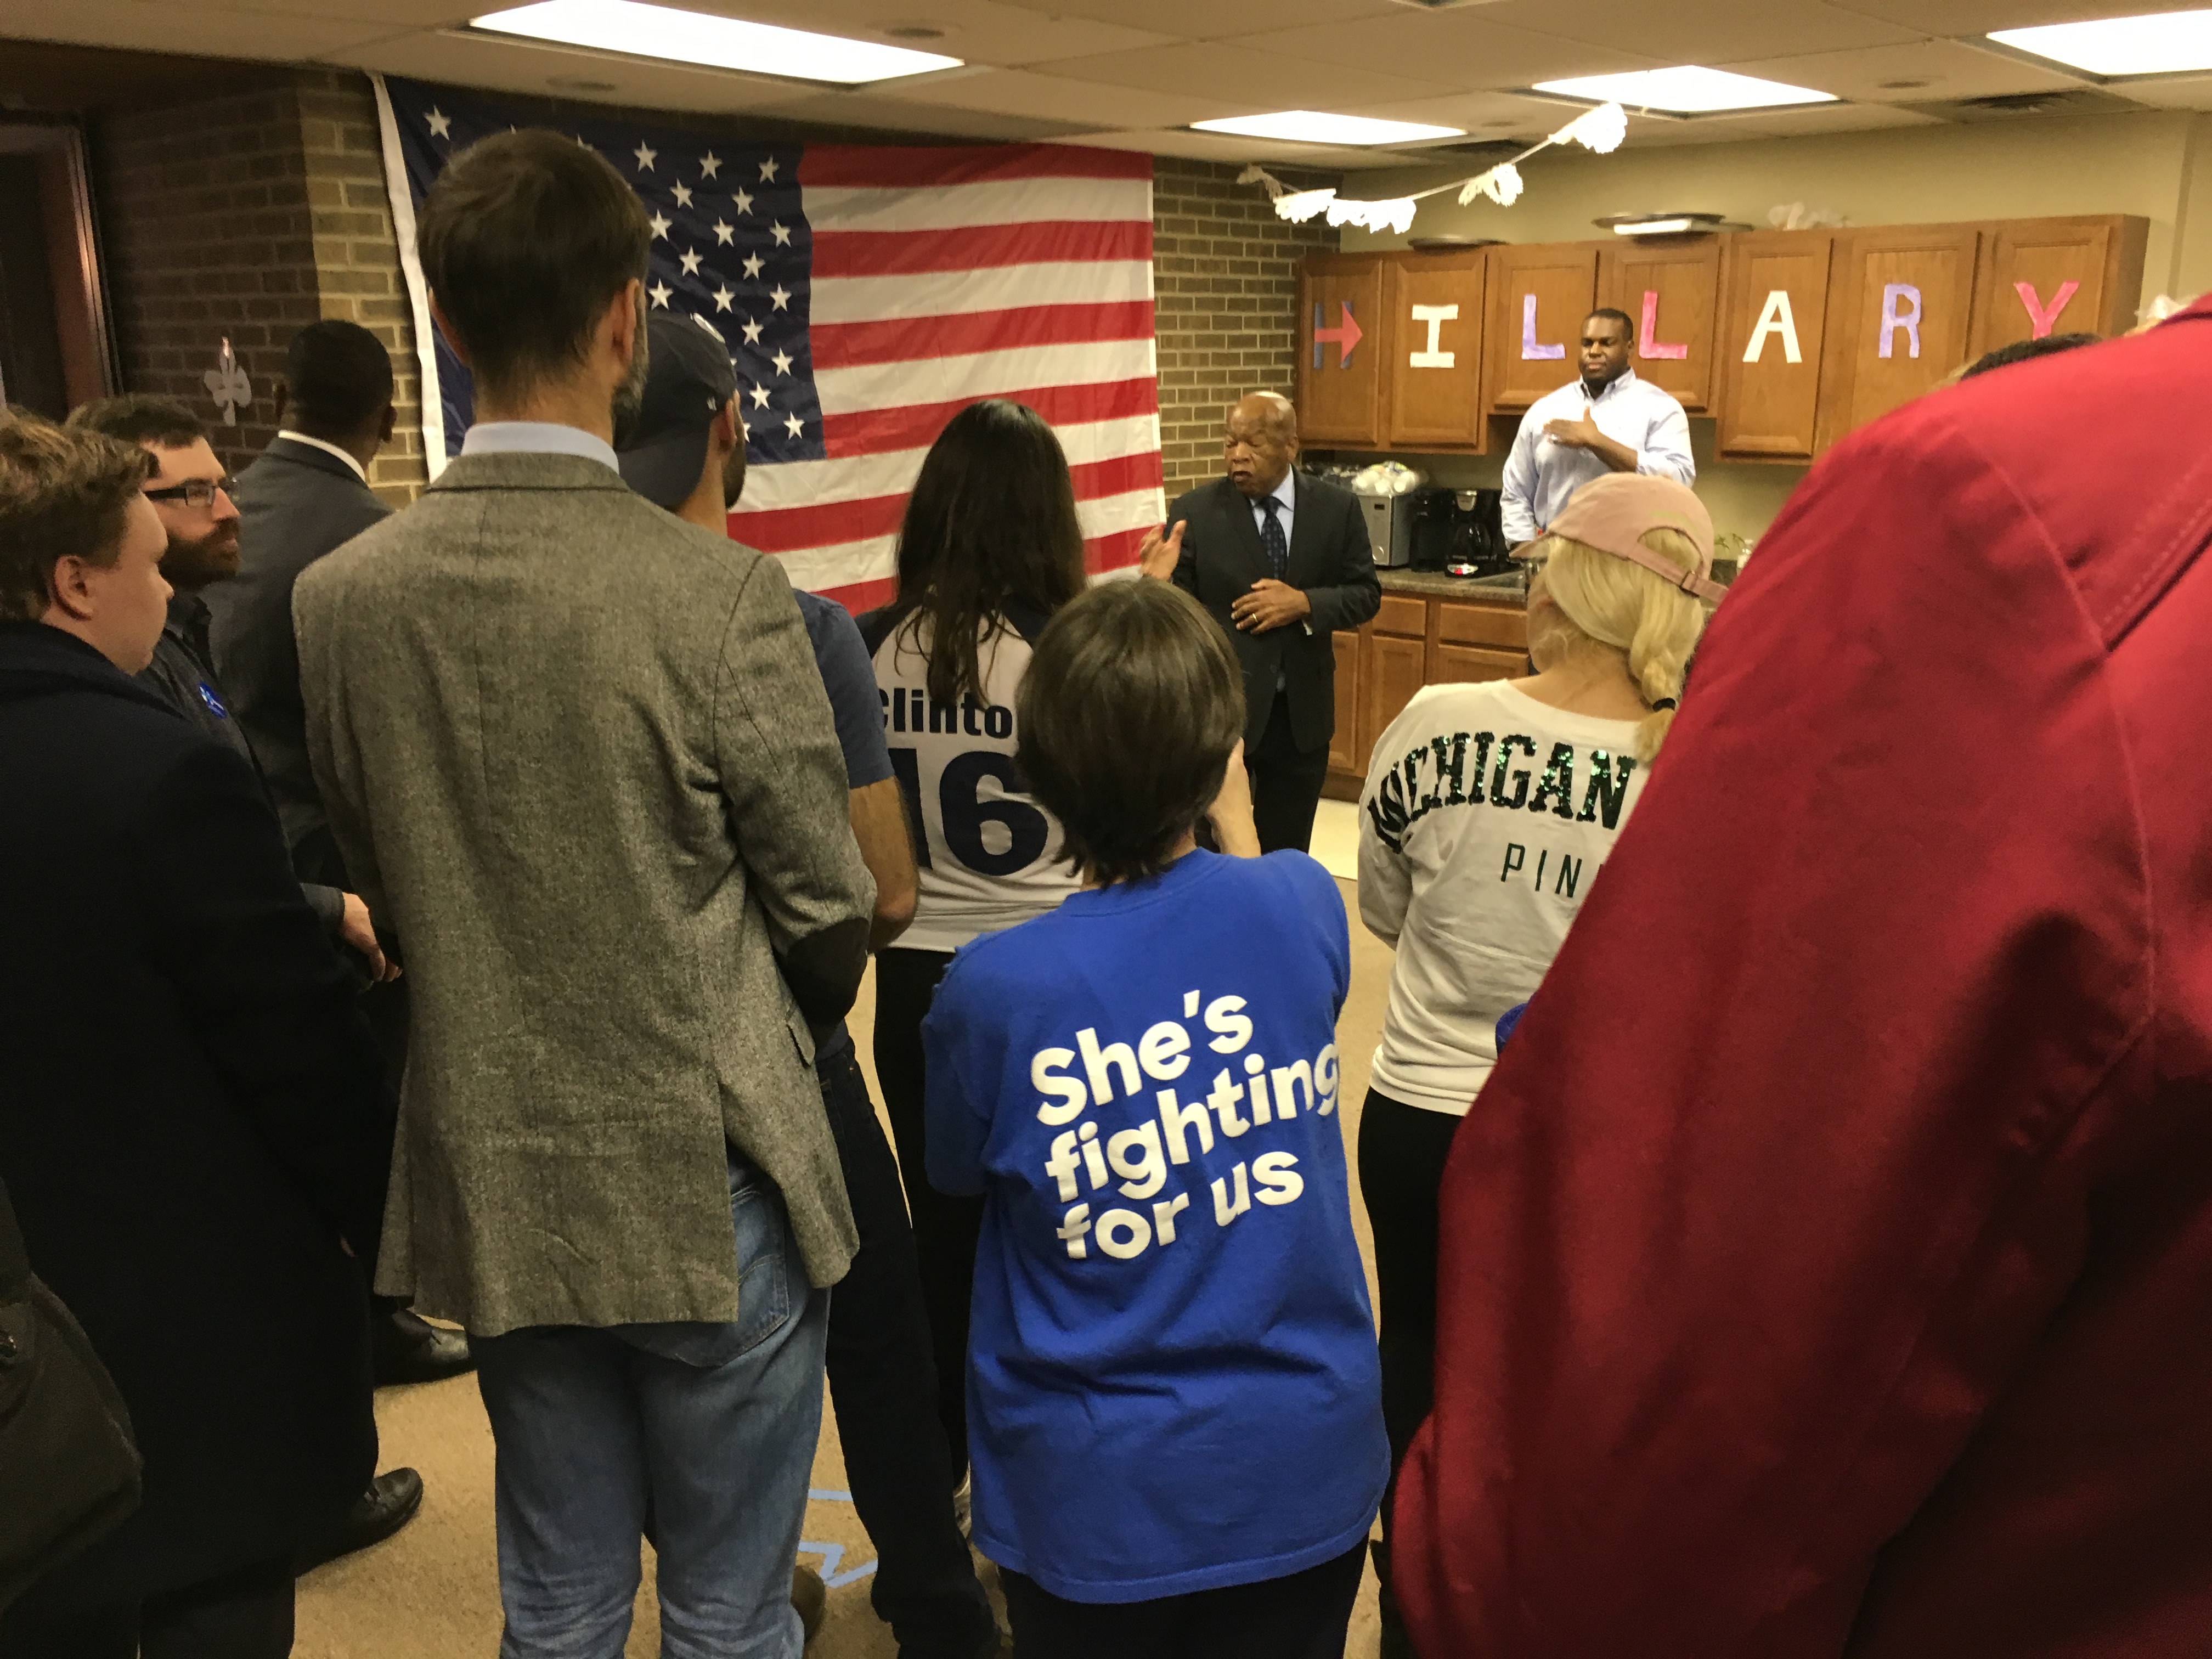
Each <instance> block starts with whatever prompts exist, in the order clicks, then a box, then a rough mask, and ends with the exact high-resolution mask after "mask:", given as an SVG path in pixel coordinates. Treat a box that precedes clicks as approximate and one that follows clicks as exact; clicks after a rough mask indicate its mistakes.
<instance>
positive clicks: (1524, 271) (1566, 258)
mask: <svg viewBox="0 0 2212 1659" xmlns="http://www.w3.org/2000/svg"><path fill="white" fill-rule="evenodd" d="M1597 255H1598V250H1597V248H1596V247H1595V246H1594V245H1592V244H1590V243H1587V242H1563V243H1558V244H1553V245H1550V246H1544V245H1539V246H1526V247H1494V248H1492V249H1491V250H1490V278H1489V286H1490V307H1489V317H1488V320H1487V321H1486V323H1485V325H1484V326H1483V365H1484V368H1483V384H1484V388H1485V389H1484V392H1483V402H1484V407H1485V408H1486V410H1491V411H1492V412H1495V413H1498V414H1509V415H1517V414H1519V413H1520V412H1521V411H1522V410H1525V409H1527V408H1528V405H1529V404H1533V403H1534V402H1535V401H1536V399H1537V398H1541V397H1542V396H1543V395H1544V394H1545V393H1546V392H1556V391H1558V390H1559V387H1561V386H1565V384H1566V383H1567V382H1568V381H1570V380H1573V379H1574V378H1575V377H1576V376H1577V374H1580V373H1581V368H1580V367H1579V365H1578V363H1577V355H1578V354H1579V352H1580V349H1581V338H1582V336H1581V329H1582V325H1583V319H1584V318H1586V317H1588V316H1589V314H1590V312H1591V310H1592V309H1593V308H1594V307H1595V306H1596V304H1597Z"/></svg>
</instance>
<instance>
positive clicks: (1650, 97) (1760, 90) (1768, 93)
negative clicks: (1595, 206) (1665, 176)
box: [1536, 64, 1836, 115]
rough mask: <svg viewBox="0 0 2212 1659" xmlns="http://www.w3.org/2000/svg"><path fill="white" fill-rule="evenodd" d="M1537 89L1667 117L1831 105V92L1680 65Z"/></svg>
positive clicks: (1540, 85)
mask: <svg viewBox="0 0 2212 1659" xmlns="http://www.w3.org/2000/svg"><path fill="white" fill-rule="evenodd" d="M1536 90H1537V91H1538V92H1556V93H1558V94H1560V95H1561V96H1562V97H1565V98H1587V99H1589V100H1590V101H1591V102H1592V103H1598V104H1603V103H1615V104H1623V105H1626V106H1627V107H1628V108H1630V109H1658V110H1665V111H1667V112H1668V113H1669V114H1673V115H1710V114H1712V113H1715V112H1718V111H1721V110H1737V109H1771V108H1772V107H1774V106H1776V105H1778V104H1832V103H1834V102H1835V101H1836V95H1835V94H1833V93H1832V92H1814V90H1813V89H1812V88H1810V87H1786V86H1784V85H1783V84H1782V82H1779V81H1761V80H1758V79H1756V78H1755V77H1753V76H1748V75H1731V74H1729V72H1728V71H1727V70H1709V69H1700V68H1699V67H1698V66H1697V65H1696V64H1682V65H1681V66H1680V67H1679V68H1676V69H1662V70H1633V71H1632V72H1631V73H1629V74H1626V75H1583V76H1577V77H1576V78H1575V79H1573V80H1571V81H1539V82H1536Z"/></svg>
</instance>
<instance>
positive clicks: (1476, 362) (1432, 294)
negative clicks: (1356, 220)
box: [1383, 248, 1489, 455]
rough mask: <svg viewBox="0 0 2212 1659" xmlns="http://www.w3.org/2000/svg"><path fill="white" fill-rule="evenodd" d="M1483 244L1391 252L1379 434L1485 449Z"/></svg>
mask: <svg viewBox="0 0 2212 1659" xmlns="http://www.w3.org/2000/svg"><path fill="white" fill-rule="evenodd" d="M1488 265H1489V261H1488V260H1487V259H1486V258H1485V257H1484V256H1483V253H1482V252H1481V250H1480V249H1479V248H1478V249H1474V250H1471V251H1469V252H1464V253H1443V254H1429V253H1404V254H1397V255H1393V256H1391V258H1389V261H1388V262H1387V263H1386V264H1385V265H1384V267H1383V270H1384V276H1383V292H1384V294H1385V295H1386V300H1385V303H1386V304H1387V305H1388V306H1389V313H1390V328H1389V337H1390V338H1389V348H1390V361H1389V365H1388V367H1387V368H1386V370H1385V372H1384V374H1383V410H1384V418H1383V442H1384V443H1385V444H1387V445H1389V446H1390V447H1407V448H1418V449H1420V450H1422V451H1424V452H1425V453H1431V454H1438V453H1449V454H1462V455H1480V453H1482V452H1483V450H1484V449H1485V447H1486V443H1485V438H1486V434H1487V432H1488V429H1489V422H1486V421H1485V420H1484V419H1483V418H1482V301H1483V275H1484V272H1485V271H1486V269H1487V268H1488Z"/></svg>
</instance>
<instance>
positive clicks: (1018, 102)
mask: <svg viewBox="0 0 2212 1659" xmlns="http://www.w3.org/2000/svg"><path fill="white" fill-rule="evenodd" d="M878 90H879V91H883V92H885V93H887V94H891V93H894V88H893V87H892V86H884V87H880V88H878ZM894 95H896V96H897V97H900V98H903V99H906V100H910V101H912V102H914V103H918V104H930V105H937V106H945V107H951V108H957V109H969V110H988V111H993V112H997V113H999V114H1002V115H1026V116H1032V117H1036V118H1039V119H1043V120H1056V121H1061V122H1079V123H1081V124H1083V125H1085V126H1086V127H1089V128H1091V129H1093V130H1097V129H1103V128H1109V127H1120V126H1140V127H1178V126H1187V125H1189V124H1190V123H1191V122H1193V121H1205V120H1212V119H1213V118H1216V117H1219V116H1227V115H1256V114H1259V113H1261V109H1262V106H1261V105H1258V104H1255V103H1249V102H1246V103H1232V102H1229V101H1227V100H1223V99H1220V98H1206V97H1199V96H1196V95H1194V94H1189V93H1176V92H1134V91H1132V90H1130V89H1129V88H1126V87H1113V86H1107V85H1105V84H1103V82H1097V81H1074V80H1070V79H1069V78H1068V77H1067V76H1064V75H1054V74H1052V73H1050V72H1049V71H1043V72H1040V71H1038V70H1009V69H986V70H950V71H948V72H946V73H945V74H943V75H933V76H928V77H927V78H926V79H923V80H919V81H915V82H909V83H899V84H896V92H895V94H894Z"/></svg>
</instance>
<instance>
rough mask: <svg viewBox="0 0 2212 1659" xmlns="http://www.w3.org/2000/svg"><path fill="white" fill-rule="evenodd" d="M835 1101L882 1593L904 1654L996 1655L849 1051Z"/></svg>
mask: <svg viewBox="0 0 2212 1659" xmlns="http://www.w3.org/2000/svg"><path fill="white" fill-rule="evenodd" d="M819 1069H820V1073H821V1079H822V1098H823V1103H824V1104H825V1105H826V1106H827V1107H828V1108H829V1127H830V1130H831V1132H832V1133H834V1134H835V1135H836V1138H837V1160H838V1162H839V1164H842V1166H843V1168H844V1172H845V1190H846V1192H847V1194H848V1195H849V1196H850V1197H851V1199H852V1200H853V1219H854V1222H855V1223H856V1224H858V1225H859V1228H860V1254H859V1255H856V1256H854V1258H853V1265H852V1266H851V1267H849V1268H848V1269H847V1270H846V1273H845V1277H844V1278H843V1279H840V1280H839V1281H838V1283H837V1289H836V1293H835V1294H834V1295H832V1296H831V1297H830V1298H829V1394H830V1399H831V1401H832V1403H833V1404H834V1405H835V1407H836V1413H837V1437H838V1439H839V1440H840V1441H841V1442H842V1443H843V1445H844V1448H845V1478H846V1480H848V1482H849V1483H850V1484H851V1486H852V1488H853V1506H854V1509H856V1510H859V1511H860V1524H861V1525H862V1526H864V1527H866V1528H867V1529H868V1536H869V1538H870V1539H871V1540H872V1541H874V1544H875V1547H876V1558H877V1565H876V1576H875V1583H874V1584H873V1586H872V1589H871V1592H870V1595H871V1600H872V1602H873V1604H874V1606H875V1609H876V1616H877V1617H878V1618H879V1619H881V1620H883V1621H884V1623H885V1624H887V1625H889V1626H890V1627H891V1629H892V1631H893V1632H895V1633H896V1635H897V1637H898V1644H899V1653H900V1655H901V1656H902V1659H976V1656H978V1655H987V1654H991V1653H994V1652H996V1650H997V1649H998V1644H999V1634H998V1626H997V1624H996V1622H995V1620H994V1619H993V1618H992V1616H991V1603H990V1600H989V1598H988V1597H987V1596H986V1595H984V1593H983V1587H982V1585H981V1584H980V1583H977V1582H976V1580H975V1565H974V1563H973V1562H972V1561H971V1560H970V1559H969V1555H968V1544H967V1541H966V1540H964V1539H963V1538H962V1537H961V1535H960V1528H959V1525H958V1523H957V1522H956V1521H955V1520H954V1519H953V1515H952V1455H951V1450H950V1449H949V1448H948V1447H947V1446H946V1445H945V1431H944V1428H943V1426H942V1425H940V1423H939V1420H938V1416H937V1392H938V1390H937V1367H936V1365H935V1364H934V1363H933V1361H932V1359H931V1358H930V1347H929V1322H928V1320H927V1318H926V1317H925V1316H924V1315H923V1312H922V1305H921V1269H920V1267H918V1266H917V1264H916V1261H915V1249H914V1231H913V1229H912V1228H911V1227H909V1226H908V1225H907V1215H906V1200H905V1199H904V1198H903V1197H902V1195H901V1194H900V1191H899V1175H898V1166H897V1165H896V1164H894V1163H893V1162H892V1161H891V1149H890V1144H889V1143H888V1142H887V1141H885V1140H884V1132H883V1127H882V1126H881V1125H879V1124H878V1122H877V1121H876V1109H875V1106H874V1105H873V1103H871V1102H870V1100H869V1098H868V1084H867V1079H866V1078H865V1077H863V1076H862V1075H861V1073H860V1062H859V1061H858V1060H855V1059H854V1055H853V1051H852V1050H851V1048H849V1047H848V1048H846V1049H845V1050H844V1051H843V1052H842V1053H841V1054H836V1055H835V1056H833V1057H832V1058H830V1059H829V1060H824V1061H823V1063H822V1066H820V1068H819Z"/></svg>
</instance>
